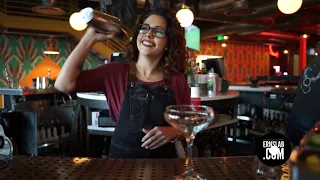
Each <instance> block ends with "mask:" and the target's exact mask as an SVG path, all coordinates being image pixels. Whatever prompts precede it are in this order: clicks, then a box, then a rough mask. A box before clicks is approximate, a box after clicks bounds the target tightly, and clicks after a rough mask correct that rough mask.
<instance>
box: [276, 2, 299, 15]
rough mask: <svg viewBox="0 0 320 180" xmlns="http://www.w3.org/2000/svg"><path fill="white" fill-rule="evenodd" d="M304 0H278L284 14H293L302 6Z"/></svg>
mask: <svg viewBox="0 0 320 180" xmlns="http://www.w3.org/2000/svg"><path fill="white" fill-rule="evenodd" d="M302 1H303V0H278V2H277V5H278V9H279V10H280V11H281V12H282V13H284V14H293V13H295V12H297V11H298V10H299V9H300V8H301V6H302Z"/></svg>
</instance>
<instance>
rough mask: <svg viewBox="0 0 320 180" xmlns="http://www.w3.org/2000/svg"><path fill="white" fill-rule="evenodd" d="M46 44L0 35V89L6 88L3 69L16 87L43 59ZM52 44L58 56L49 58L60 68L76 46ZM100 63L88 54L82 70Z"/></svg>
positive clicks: (60, 41)
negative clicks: (6, 70) (7, 72)
mask: <svg viewBox="0 0 320 180" xmlns="http://www.w3.org/2000/svg"><path fill="white" fill-rule="evenodd" d="M48 42H49V39H48V38H45V37H38V36H21V35H7V34H0V87H7V84H6V81H5V72H4V69H5V67H6V68H7V69H8V71H9V73H10V74H11V76H12V77H13V78H14V86H15V87H16V86H17V84H18V83H19V81H21V80H22V79H23V78H24V77H26V76H27V75H28V74H29V73H30V72H31V71H32V70H33V69H34V68H35V67H36V66H37V65H38V64H39V63H40V62H41V61H42V60H43V59H44V56H45V55H44V54H43V51H44V50H45V49H46V48H47V46H48ZM53 42H54V45H55V47H56V48H57V49H58V50H59V52H60V54H59V55H51V56H50V58H51V59H52V60H54V61H55V62H56V63H57V64H58V65H59V66H62V65H63V64H64V62H65V61H66V59H67V57H68V56H69V54H70V53H71V51H72V50H73V49H74V48H75V46H76V45H77V44H76V42H73V41H71V40H67V39H54V41H53ZM101 63H103V62H102V61H101V60H100V59H98V58H97V57H96V56H93V55H91V54H89V56H88V57H87V58H86V61H85V63H84V65H83V69H92V68H95V67H97V65H99V64H101Z"/></svg>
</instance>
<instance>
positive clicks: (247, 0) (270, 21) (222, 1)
mask: <svg viewBox="0 0 320 180" xmlns="http://www.w3.org/2000/svg"><path fill="white" fill-rule="evenodd" d="M117 1H121V0H117ZM128 1H130V0H128ZM131 1H135V2H136V3H137V5H138V6H139V7H141V6H142V7H143V5H145V4H144V3H146V1H145V0H131ZM149 2H150V3H151V6H152V3H153V2H156V3H157V4H158V6H161V7H165V8H170V9H171V10H172V11H173V12H174V13H175V12H176V11H177V10H179V9H180V8H181V5H182V3H185V4H187V5H189V6H190V7H191V9H192V11H193V12H194V14H195V21H194V23H193V24H194V25H196V26H198V27H199V28H200V29H201V39H202V40H215V39H216V37H217V36H218V35H228V36H229V37H230V39H229V41H246V42H260V43H270V44H274V45H288V44H289V45H294V44H296V43H297V42H299V41H298V40H299V36H300V35H302V34H304V33H306V34H308V35H310V38H309V39H308V45H310V46H314V44H315V43H316V42H317V41H318V40H320V13H319V11H320V1H319V0H304V1H303V5H302V8H301V9H300V10H299V11H298V12H296V13H294V14H292V15H285V14H283V13H281V12H280V11H279V10H278V8H277V0H160V1H156V0H150V1H149ZM235 2H238V3H239V2H240V4H241V2H243V3H244V4H242V6H235V5H236V3H235ZM79 5H80V8H82V7H88V6H91V7H94V8H96V9H99V8H100V3H99V2H94V1H90V0H79ZM136 10H137V11H136V12H137V13H138V14H139V13H140V12H141V8H136Z"/></svg>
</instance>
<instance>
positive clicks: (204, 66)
mask: <svg viewBox="0 0 320 180" xmlns="http://www.w3.org/2000/svg"><path fill="white" fill-rule="evenodd" d="M201 74H207V67H206V63H202V69H201Z"/></svg>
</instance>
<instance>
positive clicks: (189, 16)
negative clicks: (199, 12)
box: [176, 9, 194, 27]
mask: <svg viewBox="0 0 320 180" xmlns="http://www.w3.org/2000/svg"><path fill="white" fill-rule="evenodd" d="M176 17H177V19H178V21H179V23H180V26H181V27H188V26H191V24H192V23H193V20H194V15H193V12H192V11H191V10H190V9H180V10H179V11H178V12H177V14H176Z"/></svg>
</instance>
